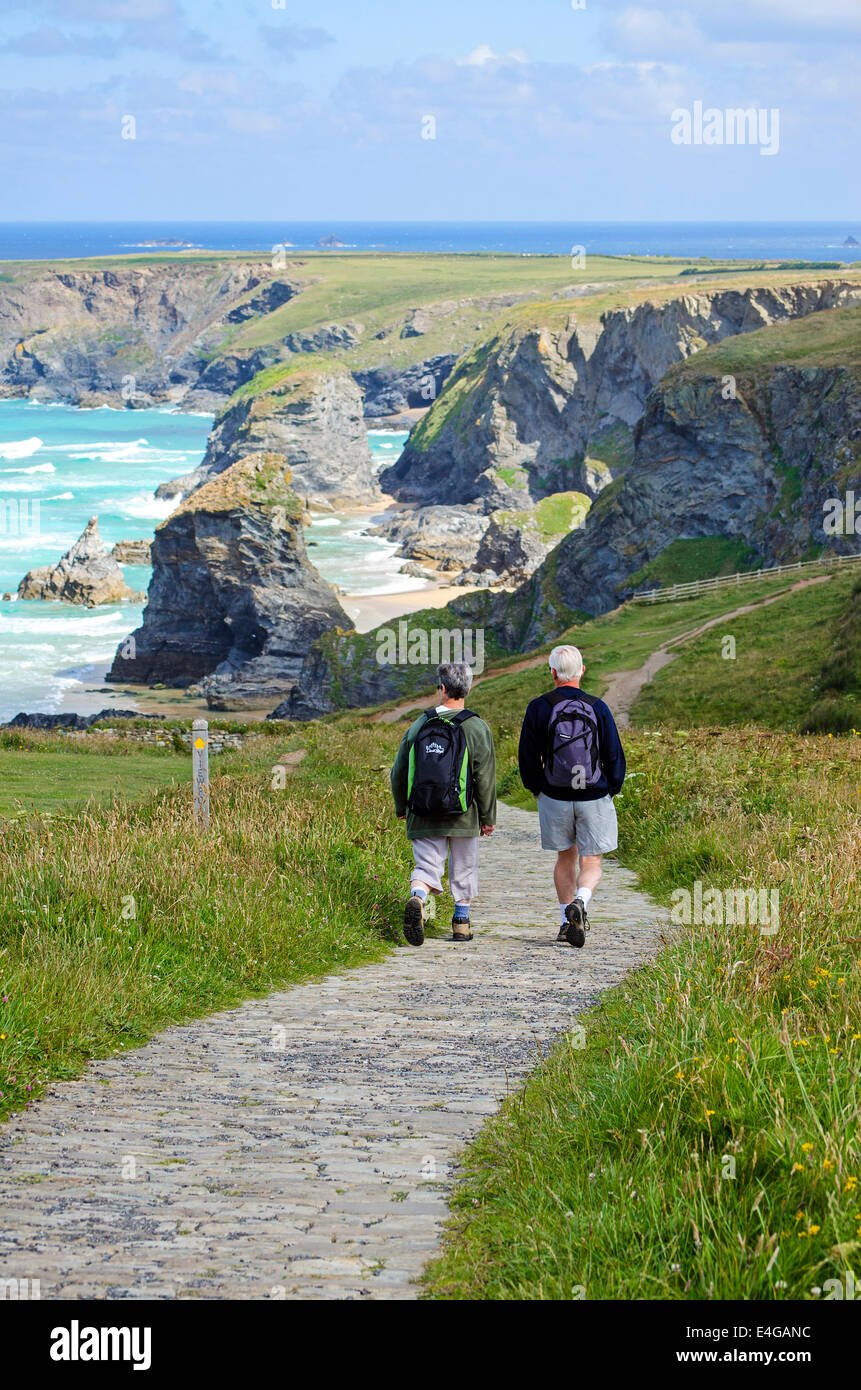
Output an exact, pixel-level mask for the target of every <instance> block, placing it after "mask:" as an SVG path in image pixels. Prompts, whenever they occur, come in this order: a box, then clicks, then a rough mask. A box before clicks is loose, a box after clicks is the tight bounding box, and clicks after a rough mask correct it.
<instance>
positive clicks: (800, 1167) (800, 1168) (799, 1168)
mask: <svg viewBox="0 0 861 1390" xmlns="http://www.w3.org/2000/svg"><path fill="white" fill-rule="evenodd" d="M792 1171H793V1173H803V1172H804V1164H803V1163H793V1165H792Z"/></svg>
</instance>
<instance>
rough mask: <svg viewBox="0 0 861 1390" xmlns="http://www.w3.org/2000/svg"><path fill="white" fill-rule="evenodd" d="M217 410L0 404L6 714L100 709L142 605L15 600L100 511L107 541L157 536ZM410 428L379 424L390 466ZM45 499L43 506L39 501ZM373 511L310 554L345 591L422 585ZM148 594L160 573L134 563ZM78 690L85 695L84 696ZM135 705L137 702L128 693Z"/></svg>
mask: <svg viewBox="0 0 861 1390" xmlns="http://www.w3.org/2000/svg"><path fill="white" fill-rule="evenodd" d="M211 423H212V417H211V416H209V415H190V414H184V413H182V412H178V411H170V410H134V411H132V410H109V409H106V408H102V409H98V410H79V409H76V408H74V407H72V406H66V405H45V404H34V403H32V402H29V401H0V595H2V594H4V593H10V594H12V595H13V597H12V598H11V599H7V600H0V721H5V720H7V719H10V718H11V717H12V716H13V715H14V714H17V713H18V711H19V710H28V711H31V712H32V711H37V710H39V711H53V710H57V709H59V708H60V707H61V706H62V708H64V709H80V710H81V711H84V710H88V709H95V708H100V706H101V705H102V704H107V703H109V701H108V699H107V697H106V698H104V699H102V700H101V701H100V700H99V699H98V697H95V696H90V697H87V698H84V695H83V689H84V685H85V684H86V685H90V686H92V685H93V684H100V683H101V681H102V676H103V673H104V671H106V670H107V668H108V666H109V665H110V662H111V660H112V658H113V655H114V652H115V651H116V648H117V646H118V644H119V642H120V641H121V640H122V639H123V637H125V636H126V635H127V634H128V633H129V632H131V631H132V630H133V628H135V627H137V626H138V625H139V623H140V619H141V613H142V606H141V605H138V604H132V603H123V604H108V605H105V606H104V607H99V608H96V609H87V608H79V607H77V606H76V605H72V604H65V603H39V602H33V601H28V602H22V601H20V600H18V599H17V598H15V597H14V595H15V594H16V592H17V588H18V584H19V583H20V581H21V579H22V578H23V576H24V575H25V574H26V572H27V570H29V569H32V568H33V566H34V565H44V564H51V563H54V562H56V561H57V560H58V559H59V558H60V556H61V555H62V554H63V553H64V552H65V551H66V550H68V548H69V546H70V545H71V544H72V542H73V541H75V540H76V539H77V537H78V536H79V535H80V534H81V532H82V531H83V529H84V527H85V526H86V524H87V521H88V520H89V518H90V517H91V516H98V518H99V528H100V530H101V533H102V538H103V539H104V541H105V543H106V545H108V546H110V545H112V544H113V543H114V542H115V541H118V540H123V539H127V538H128V539H136V538H140V537H151V536H152V535H153V532H154V531H155V527H156V526H157V525H158V523H159V521H161V520H163V518H164V517H166V516H168V515H169V513H170V512H171V510H172V509H173V505H174V504H173V503H172V502H170V501H165V502H160V501H156V499H155V497H154V496H153V493H154V491H155V489H156V488H157V486H158V484H159V483H162V482H164V481H165V480H166V479H168V478H173V477H176V476H177V475H178V474H180V473H186V472H187V471H188V470H189V469H191V468H194V467H195V466H196V465H197V464H198V463H199V462H200V460H201V459H202V457H203V454H204V451H205V448H206V439H207V435H208V433H209V430H210V427H211ZM405 438H406V435H405V434H394V433H391V432H385V431H373V432H372V433H371V434H370V436H369V440H370V445H371V450H372V453H373V455H374V457H375V459H376V460H377V461H378V464H379V465H380V466H382V465H383V464H387V463H391V462H393V461H394V460H395V459H396V458H397V456H398V453H399V452H400V449H401V447H402V446H403V441H404V439H405ZM34 504H37V506H35V507H34ZM367 521H368V518H367V517H363V518H356V517H355V516H349V515H346V516H344V515H341V514H334V515H333V516H331V517H324V518H321V519H320V520H319V521H318V522H317V523H315V525H314V526H313V527H311V528H310V531H309V537H308V538H309V539H315V540H317V541H318V544H317V545H316V546H314V547H312V548H311V549H309V552H308V553H309V556H310V557H311V560H312V561H313V563H314V564H316V565H317V567H318V568H319V570H320V572H321V574H323V575H324V576H325V578H327V579H329V580H330V582H332V583H335V584H338V585H339V586H340V588H341V589H342V591H343V592H344V593H368V592H377V593H380V592H397V591H399V590H403V589H408V588H410V587H413V586H414V585H416V584H418V583H420V581H414V580H409V579H406V578H404V577H396V576H397V570H398V568H399V566H400V564H401V563H402V561H400V560H395V559H394V549H395V547H394V546H393V545H391V544H389V543H387V542H384V541H380V540H379V539H378V538H374V537H369V536H363V535H361V534H360V533H361V531H362V528H363V526H364V525H366V524H367ZM124 570H125V575H126V580H127V582H128V583H129V584H130V585H131V587H132V588H133V589H137V590H141V591H145V590H146V588H147V585H148V584H149V579H150V570H149V569H148V568H143V567H140V566H125V567H124ZM78 692H81V698H80V699H78V698H77V695H78ZM126 703H128V701H126Z"/></svg>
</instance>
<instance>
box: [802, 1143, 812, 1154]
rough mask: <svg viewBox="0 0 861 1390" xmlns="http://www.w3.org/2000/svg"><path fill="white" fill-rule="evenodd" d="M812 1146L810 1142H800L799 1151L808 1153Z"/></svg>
mask: <svg viewBox="0 0 861 1390" xmlns="http://www.w3.org/2000/svg"><path fill="white" fill-rule="evenodd" d="M812 1148H813V1145H812V1144H802V1145H801V1152H802V1153H805V1154H809V1153H810V1150H811V1149H812Z"/></svg>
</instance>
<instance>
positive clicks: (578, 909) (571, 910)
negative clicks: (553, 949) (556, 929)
mask: <svg viewBox="0 0 861 1390" xmlns="http://www.w3.org/2000/svg"><path fill="white" fill-rule="evenodd" d="M565 916H566V917H567V918H568V930H567V932H566V939H567V940H568V941H569V942H570V943H571V945H572V946H585V945H586V933H587V931H588V930H589V919H588V917H587V916H586V909H585V907H584V906H583V904H582V902H581V901H580V899H579V898H575V899H574V901H573V903H569V904H568V906H567V907H566V909H565Z"/></svg>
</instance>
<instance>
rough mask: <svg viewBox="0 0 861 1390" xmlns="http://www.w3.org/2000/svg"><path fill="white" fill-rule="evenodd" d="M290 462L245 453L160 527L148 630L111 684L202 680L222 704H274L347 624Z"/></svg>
mask: <svg viewBox="0 0 861 1390" xmlns="http://www.w3.org/2000/svg"><path fill="white" fill-rule="evenodd" d="M290 482H291V479H290V470H289V468H288V466H287V463H286V460H285V459H284V458H283V456H280V455H277V454H272V453H256V454H248V455H246V456H245V457H244V458H242V459H241V460H239V461H237V462H236V463H234V464H233V465H232V467H231V468H230V469H229V470H228V471H227V472H225V473H223V474H221V475H219V476H216V477H213V478H211V479H210V480H209V481H208V482H207V483H205V484H204V485H203V486H202V487H200V488H199V489H198V490H197V491H196V492H195V493H194V494H193V496H191V497H190V498H188V499H187V500H186V501H185V502H184V503H183V504H182V505H181V506H180V507H178V508H177V510H176V511H175V512H173V513H172V514H171V515H170V516H169V517H168V518H167V520H166V521H163V522H162V523H161V525H160V526H159V527H158V529H157V530H156V533H155V539H154V541H153V547H152V565H153V577H152V583H151V585H150V590H149V602H148V604H147V608H146V611H145V613H144V619H143V624H142V626H141V627H140V628H138V629H137V631H136V632H135V633H133V634H132V637H131V638H130V639H127V640H126V642H124V643H123V644H121V646H120V648H119V651H118V652H117V655H116V657H115V658H114V663H113V666H112V667H111V670H110V673H109V676H108V679H109V680H112V681H138V682H143V683H146V684H155V683H157V682H163V683H164V684H166V685H171V686H178V687H183V686H189V685H191V684H192V683H194V682H199V683H200V688H201V689H202V690H203V691H204V693H205V694H206V695H207V700H208V703H209V704H210V705H211V706H212V707H213V708H216V709H242V708H245V707H246V706H247V705H248V704H249V703H259V702H260V701H261V700H264V701H270V700H271V701H272V702H273V703H275V702H276V701H277V700H281V699H283V698H284V697H286V696H287V695H288V694H289V693H290V692H291V691H292V690H293V688H294V686H295V685H296V682H297V679H298V677H299V674H300V671H301V668H302V664H303V662H304V660H305V657H306V655H307V653H308V651H309V650H310V648H311V645H312V643H313V642H314V641H315V640H316V639H317V638H318V637H319V636H320V634H321V633H323V632H325V631H327V630H329V629H331V628H336V627H341V628H343V629H345V630H346V629H348V628H349V627H350V621H349V619H348V618H347V616H346V614H345V613H344V612H343V610H342V609H341V607H340V604H339V603H338V601H337V599H336V597H335V593H334V590H333V589H332V587H331V585H329V584H327V583H325V581H324V580H322V579H321V578H320V576H319V575H318V574H317V571H316V570H315V569H314V568H313V566H312V565H311V564H310V563H309V562H308V559H307V556H306V553H305V544H304V540H303V536H302V522H301V511H302V507H301V502H300V500H299V498H298V497H297V496H296V494H295V492H294V491H293V490H292V488H291V486H290Z"/></svg>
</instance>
